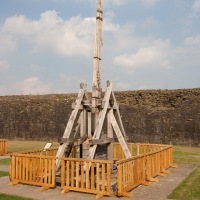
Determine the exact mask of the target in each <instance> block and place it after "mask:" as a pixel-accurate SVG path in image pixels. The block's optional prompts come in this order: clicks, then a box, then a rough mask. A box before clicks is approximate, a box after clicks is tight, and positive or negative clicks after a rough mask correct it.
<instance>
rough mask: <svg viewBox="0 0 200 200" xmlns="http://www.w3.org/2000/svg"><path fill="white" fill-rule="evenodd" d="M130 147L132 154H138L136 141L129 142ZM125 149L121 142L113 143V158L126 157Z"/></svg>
mask: <svg viewBox="0 0 200 200" xmlns="http://www.w3.org/2000/svg"><path fill="white" fill-rule="evenodd" d="M128 147H129V150H130V153H131V155H132V156H134V155H136V154H137V145H136V144H135V143H128ZM124 158H125V155H124V151H123V149H122V147H121V145H120V144H119V143H116V142H115V143H113V159H114V160H119V159H124Z"/></svg>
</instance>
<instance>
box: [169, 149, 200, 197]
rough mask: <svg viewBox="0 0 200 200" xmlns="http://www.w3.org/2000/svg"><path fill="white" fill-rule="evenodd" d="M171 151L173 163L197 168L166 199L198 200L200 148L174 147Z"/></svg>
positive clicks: (199, 195) (199, 191)
mask: <svg viewBox="0 0 200 200" xmlns="http://www.w3.org/2000/svg"><path fill="white" fill-rule="evenodd" d="M173 149H174V151H173V156H174V162H175V163H187V164H195V165H197V166H198V167H197V169H196V170H195V171H193V172H192V173H191V174H190V175H189V176H188V177H187V178H186V179H185V180H183V181H182V182H181V183H180V184H179V185H178V186H177V187H176V188H175V189H174V190H173V191H172V192H171V194H170V195H168V198H170V199H176V200H200V148H199V147H186V146H174V147H173Z"/></svg>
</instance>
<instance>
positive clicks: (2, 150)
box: [0, 139, 8, 156]
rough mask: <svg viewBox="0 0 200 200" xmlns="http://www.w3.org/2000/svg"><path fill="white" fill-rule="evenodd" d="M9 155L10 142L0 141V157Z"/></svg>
mask: <svg viewBox="0 0 200 200" xmlns="http://www.w3.org/2000/svg"><path fill="white" fill-rule="evenodd" d="M7 153H8V140H4V139H0V156H4V155H6V154H7Z"/></svg>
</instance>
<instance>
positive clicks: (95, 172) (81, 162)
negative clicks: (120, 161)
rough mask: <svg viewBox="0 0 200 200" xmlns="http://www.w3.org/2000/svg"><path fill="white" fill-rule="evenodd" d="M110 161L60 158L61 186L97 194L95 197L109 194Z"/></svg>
mask: <svg viewBox="0 0 200 200" xmlns="http://www.w3.org/2000/svg"><path fill="white" fill-rule="evenodd" d="M112 164H113V162H112V161H106V160H88V159H77V158H61V188H62V189H63V193H66V192H69V191H70V190H73V191H79V192H86V193H93V194H97V199H98V198H100V197H101V196H104V195H107V196H109V195H111V193H112V191H111V165H112Z"/></svg>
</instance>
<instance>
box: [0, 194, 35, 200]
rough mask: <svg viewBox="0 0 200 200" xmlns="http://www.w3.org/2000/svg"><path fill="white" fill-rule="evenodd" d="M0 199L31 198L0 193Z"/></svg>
mask: <svg viewBox="0 0 200 200" xmlns="http://www.w3.org/2000/svg"><path fill="white" fill-rule="evenodd" d="M0 200H31V199H30V198H24V197H20V196H15V195H7V194H2V193H0Z"/></svg>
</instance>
